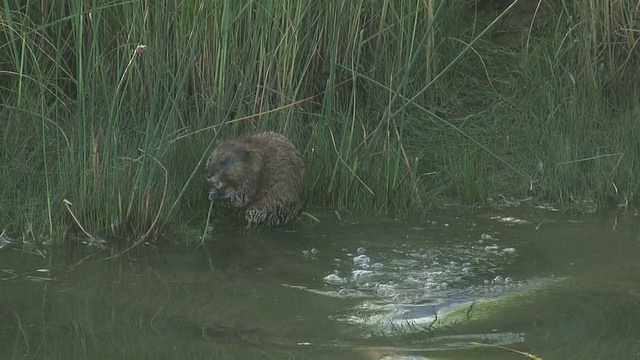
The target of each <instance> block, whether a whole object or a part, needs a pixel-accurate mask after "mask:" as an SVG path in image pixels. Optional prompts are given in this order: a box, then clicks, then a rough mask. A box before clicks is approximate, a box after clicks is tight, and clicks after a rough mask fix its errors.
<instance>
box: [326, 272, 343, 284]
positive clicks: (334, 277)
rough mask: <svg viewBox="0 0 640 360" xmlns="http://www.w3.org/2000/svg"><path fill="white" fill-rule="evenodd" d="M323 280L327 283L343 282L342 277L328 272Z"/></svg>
mask: <svg viewBox="0 0 640 360" xmlns="http://www.w3.org/2000/svg"><path fill="white" fill-rule="evenodd" d="M323 280H324V281H325V282H327V283H329V284H342V283H343V282H344V279H343V278H341V277H340V276H338V275H337V274H329V275H327V276H325V277H324V278H323Z"/></svg>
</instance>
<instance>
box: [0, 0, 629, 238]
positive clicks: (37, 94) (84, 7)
mask: <svg viewBox="0 0 640 360" xmlns="http://www.w3.org/2000/svg"><path fill="white" fill-rule="evenodd" d="M639 11H640V10H639V9H637V6H636V5H635V4H634V3H633V2H632V1H630V0H629V1H618V2H616V3H615V4H609V5H605V4H595V3H594V4H591V3H590V4H583V3H580V2H569V1H561V2H549V1H523V0H521V1H516V2H513V3H509V4H503V2H478V1H465V2H456V3H455V4H449V2H446V1H441V0H430V1H423V2H414V3H411V4H410V3H406V2H402V1H393V0H377V1H347V2H341V3H336V2H316V1H310V0H308V1H285V0H282V1H280V0H279V1H271V2H259V1H250V0H247V1H218V2H181V1H165V2H151V1H140V2H129V1H122V0H103V1H94V2H89V3H87V2H85V1H80V0H72V1H70V2H65V3H51V2H36V1H31V0H27V1H23V2H19V3H12V2H8V1H6V2H4V3H3V5H2V8H1V9H0V14H1V16H0V75H1V76H0V88H1V90H2V91H1V92H0V94H1V95H0V97H1V98H0V100H1V103H0V119H4V120H3V121H2V123H1V124H0V132H1V133H2V147H3V151H1V152H0V167H1V168H2V172H1V175H0V181H1V182H2V184H3V186H2V188H0V227H10V228H12V229H14V231H15V232H17V233H24V234H29V236H32V237H40V236H41V235H44V236H46V237H50V238H54V239H63V238H65V237H67V236H68V235H70V234H74V233H75V234H78V235H79V236H81V237H82V236H88V237H99V236H112V235H122V236H125V235H131V234H136V235H137V236H138V237H137V238H139V239H148V238H150V237H152V236H153V235H157V234H158V233H160V232H161V231H162V229H163V227H165V226H166V225H170V224H176V223H178V224H185V223H186V224H188V223H189V222H190V221H192V220H194V219H202V218H203V217H204V216H206V213H207V210H208V208H209V206H208V202H207V200H206V193H207V189H206V184H205V182H204V179H203V176H202V171H201V161H202V159H203V157H204V156H206V154H207V153H208V151H209V149H210V148H211V146H213V144H214V141H213V139H214V138H215V137H217V136H220V137H228V136H233V135H235V134H238V133H242V132H247V131H253V130H263V129H271V130H276V131H281V132H283V133H285V134H287V135H288V136H289V137H291V138H292V139H293V141H294V143H296V144H297V145H298V146H299V147H300V149H301V151H302V152H303V153H304V156H305V158H306V159H307V162H308V164H309V171H308V186H307V191H306V197H307V199H306V203H307V204H309V205H310V206H325V207H331V208H346V209H350V210H353V211H360V212H387V211H398V210H403V211H404V210H421V209H425V208H428V206H429V205H430V204H431V203H432V202H433V199H444V198H446V199H451V198H457V199H460V200H462V201H464V202H483V201H485V199H486V198H487V197H496V196H497V195H498V194H504V196H529V195H533V196H534V197H535V198H536V199H537V200H540V201H551V202H573V201H576V200H584V199H588V200H593V201H595V202H596V203H598V204H606V203H610V202H614V203H621V202H624V203H625V204H629V203H633V201H634V194H635V192H636V190H637V188H638V183H639V180H638V179H639V177H638V175H640V164H639V163H638V161H636V159H637V158H638V154H639V152H640V151H639V150H640V149H639V147H638V144H637V141H636V139H637V138H638V135H640V134H638V132H640V130H639V129H640V126H638V125H639V124H638V121H639V120H638V119H639V117H638V111H640V110H639V109H640V106H639V104H638V100H637V99H638V96H637V95H638V94H637V91H638V89H637V86H636V85H635V84H637V80H639V79H638V75H637V72H636V71H634V68H635V66H637V64H638V56H637V54H638V48H637V43H638V40H639V39H640V37H639V36H638V33H640V32H639V28H638V24H639V21H638V19H639V16H640V13H639ZM240 120H242V121H240ZM80 225H82V226H80Z"/></svg>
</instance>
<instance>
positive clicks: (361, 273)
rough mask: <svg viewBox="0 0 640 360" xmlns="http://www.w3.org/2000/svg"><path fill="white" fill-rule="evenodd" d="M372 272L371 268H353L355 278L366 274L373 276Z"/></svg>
mask: <svg viewBox="0 0 640 360" xmlns="http://www.w3.org/2000/svg"><path fill="white" fill-rule="evenodd" d="M372 274H373V271H369V270H353V273H352V275H353V278H354V279H361V278H363V277H366V276H371V275H372Z"/></svg>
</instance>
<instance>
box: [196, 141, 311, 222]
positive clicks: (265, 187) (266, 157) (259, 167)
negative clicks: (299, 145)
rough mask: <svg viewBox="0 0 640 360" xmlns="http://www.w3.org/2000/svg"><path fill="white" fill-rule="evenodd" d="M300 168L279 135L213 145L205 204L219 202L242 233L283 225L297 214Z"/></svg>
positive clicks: (298, 160) (302, 167)
mask: <svg viewBox="0 0 640 360" xmlns="http://www.w3.org/2000/svg"><path fill="white" fill-rule="evenodd" d="M304 173H305V164H304V161H303V160H302V157H301V156H300V153H299V152H298V150H297V149H296V148H295V146H293V144H292V143H291V141H289V139H287V138H286V137H285V136H284V135H281V134H278V133H275V132H272V131H266V132H259V133H253V134H246V135H242V136H239V137H236V138H232V139H228V140H224V141H222V142H220V143H218V144H217V146H216V147H215V149H214V150H213V152H212V153H211V155H210V156H209V159H208V160H207V167H206V176H207V181H208V182H209V183H210V184H211V191H210V192H209V200H211V201H220V202H222V204H223V205H224V206H225V207H226V208H227V209H229V210H231V211H232V212H234V213H235V215H236V216H237V217H238V218H239V219H240V220H242V219H244V220H246V221H247V222H248V224H247V228H249V227H253V226H258V225H268V226H274V225H284V224H286V223H288V222H289V221H290V220H291V219H293V218H294V217H295V216H296V215H297V214H298V213H299V212H300V210H301V208H302V207H301V196H302V188H303V181H304Z"/></svg>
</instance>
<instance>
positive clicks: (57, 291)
mask: <svg viewBox="0 0 640 360" xmlns="http://www.w3.org/2000/svg"><path fill="white" fill-rule="evenodd" d="M322 220H323V222H322V223H321V224H318V225H315V226H295V227H290V228H283V229H276V230H273V231H269V232H265V233H260V234H256V233H249V234H241V233H239V232H238V230H237V229H236V228H235V227H225V228H218V229H215V230H214V232H213V234H212V236H211V238H209V239H207V240H206V241H205V243H204V244H203V245H202V246H197V247H196V246H192V247H186V246H184V247H181V246H176V245H161V246H156V245H141V246H140V247H138V248H136V249H135V250H133V251H130V252H127V253H126V254H124V255H122V256H120V257H118V258H117V259H107V258H108V257H109V256H110V255H112V254H113V253H114V250H105V251H102V252H97V251H96V249H94V248H90V247H88V246H86V245H81V244H80V245H76V246H73V247H65V248H64V249H57V248H56V249H52V248H48V247H40V248H37V247H28V246H26V245H25V246H23V245H22V244H15V243H14V244H13V245H10V246H5V247H4V248H2V249H1V250H0V279H1V280H0V334H1V335H0V349H2V351H0V353H1V354H2V355H1V356H0V357H1V358H20V359H24V358H36V359H72V358H77V359H114V358H127V359H130V358H147V359H149V358H153V359H185V358H194V359H403V360H408V359H527V358H532V356H537V357H539V358H542V359H590V360H591V359H608V360H611V359H625V360H626V359H638V358H640V336H639V335H638V334H640V262H639V261H638V260H639V259H640V239H639V236H640V235H639V234H640V233H639V232H638V230H639V225H640V218H639V217H636V216H634V215H631V214H624V213H622V212H613V213H609V214H604V215H590V216H574V217H568V216H563V215H558V214H556V213H551V212H546V211H543V210H538V209H530V210H522V209H520V210H517V211H514V210H513V209H505V210H498V211H491V212H479V213H470V212H466V213H457V212H439V213H437V214H432V215H429V216H428V217H427V219H425V220H421V221H412V222H411V221H396V220H394V219H389V218H375V219H371V218H368V219H364V218H359V219H358V218H351V219H342V220H338V219H337V218H335V217H334V216H326V217H324V218H322ZM527 354H529V357H527Z"/></svg>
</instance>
